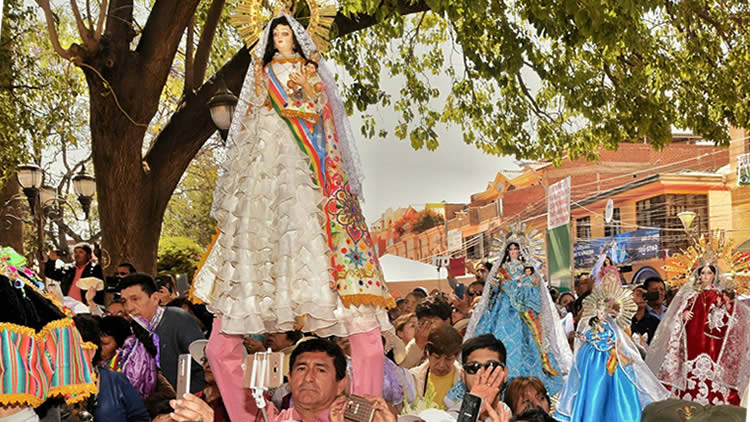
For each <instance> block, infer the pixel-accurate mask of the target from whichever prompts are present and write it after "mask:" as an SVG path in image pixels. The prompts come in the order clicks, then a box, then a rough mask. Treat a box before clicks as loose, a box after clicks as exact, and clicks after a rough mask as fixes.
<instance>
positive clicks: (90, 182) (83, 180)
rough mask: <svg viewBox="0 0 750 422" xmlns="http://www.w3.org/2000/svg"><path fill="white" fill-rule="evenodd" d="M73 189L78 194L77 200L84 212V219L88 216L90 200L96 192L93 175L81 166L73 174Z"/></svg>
mask: <svg viewBox="0 0 750 422" xmlns="http://www.w3.org/2000/svg"><path fill="white" fill-rule="evenodd" d="M73 190H74V191H75V193H76V195H78V202H80V203H81V207H82V208H83V213H84V214H86V219H88V218H89V211H90V210H91V200H92V198H93V197H94V193H96V179H94V176H92V175H90V174H88V173H86V168H85V167H84V166H81V171H80V172H78V174H76V175H75V176H73Z"/></svg>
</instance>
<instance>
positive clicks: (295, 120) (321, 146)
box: [266, 65, 326, 191]
mask: <svg viewBox="0 0 750 422" xmlns="http://www.w3.org/2000/svg"><path fill="white" fill-rule="evenodd" d="M266 74H267V75H268V80H269V81H270V83H269V84H268V97H269V98H270V100H271V101H270V102H271V106H272V107H273V109H274V110H276V112H277V113H279V117H281V119H282V120H284V121H285V122H286V124H287V125H288V126H289V129H290V130H291V132H292V135H293V136H294V139H295V140H296V141H297V145H299V147H300V148H301V149H302V151H303V152H304V153H305V154H306V155H307V156H308V157H309V158H310V169H311V170H312V171H313V174H314V175H315V177H314V181H315V183H316V184H317V185H318V186H320V187H321V188H322V189H323V190H324V191H325V159H326V144H325V141H326V140H325V133H324V130H323V124H322V122H321V120H318V123H317V124H312V123H310V122H308V121H306V120H304V119H301V118H299V117H284V116H282V115H281V111H282V110H284V108H285V107H286V105H287V103H288V102H289V97H288V96H287V94H286V91H285V90H284V86H283V85H282V84H281V82H280V81H279V78H278V77H276V74H275V73H274V72H273V69H272V66H271V65H268V66H266Z"/></svg>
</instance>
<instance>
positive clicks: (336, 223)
mask: <svg viewBox="0 0 750 422" xmlns="http://www.w3.org/2000/svg"><path fill="white" fill-rule="evenodd" d="M250 3H252V2H250ZM250 3H249V4H250ZM308 5H310V7H312V8H314V9H315V10H314V11H311V13H313V14H315V15H316V16H318V15H321V13H319V12H320V11H319V10H318V9H317V8H318V6H317V4H315V2H308ZM251 6H252V5H251ZM248 7H250V6H248ZM238 10H240V8H238ZM311 10H312V9H311ZM253 13H254V12H253ZM333 14H335V11H333ZM252 16H255V15H253V14H252V13H251V15H250V16H245V17H242V16H240V19H239V20H242V19H245V20H244V21H245V22H249V24H248V26H246V27H241V28H240V31H241V32H243V31H245V30H247V32H253V31H252V28H249V26H252V25H256V24H260V21H261V20H260V19H257V16H255V19H253V18H252ZM331 22H332V19H331ZM311 25H312V19H311ZM259 28H260V27H258V29H259ZM274 28H289V29H291V32H292V38H293V41H294V45H295V48H294V51H288V50H287V49H286V48H281V46H280V45H279V44H277V43H276V40H275V37H276V32H275V31H274ZM289 29H285V30H286V31H289ZM308 31H309V32H311V33H316V31H315V30H314V29H312V28H308ZM279 34H281V32H280V33H279ZM288 35H289V34H288V32H287V33H286V35H280V37H283V36H288ZM254 39H255V38H254V37H253V36H252V35H251V37H250V38H249V39H247V40H246V41H247V42H248V45H250V44H252V43H253V41H254ZM280 39H284V38H280ZM281 42H283V41H281ZM319 44H320V42H319ZM282 50H285V51H282ZM252 56H253V58H252V64H251V66H250V68H249V70H248V72H247V76H246V77H245V81H244V84H243V87H242V92H241V94H240V97H239V102H238V105H237V109H236V111H235V113H234V117H233V119H232V125H231V127H230V129H229V135H228V140H227V143H228V145H229V151H228V154H227V159H226V161H225V162H224V163H223V164H222V167H221V172H220V176H219V178H218V180H217V186H216V190H215V192H214V201H213V210H212V211H213V212H212V215H213V216H214V218H215V219H216V221H217V223H218V230H219V234H218V237H217V238H216V240H215V242H214V244H213V246H212V248H211V250H210V252H209V254H208V255H207V257H206V259H205V260H204V262H203V263H202V265H201V267H200V269H199V271H198V272H197V274H196V277H195V279H194V284H193V291H192V294H193V295H194V296H195V297H197V298H199V299H200V300H202V301H204V302H205V303H206V304H207V305H208V308H209V309H210V310H211V311H212V312H214V313H215V314H216V315H217V318H218V319H220V324H217V323H215V327H214V330H213V331H212V338H211V340H210V343H209V345H208V347H207V349H206V350H207V356H208V358H209V361H210V362H211V366H212V368H213V370H214V373H215V374H217V368H219V367H226V372H225V373H222V371H221V368H219V371H218V372H219V373H218V374H217V381H218V382H219V387H220V388H221V390H222V395H224V394H225V391H229V390H230V389H231V387H230V386H229V385H228V384H227V383H229V384H231V383H232V382H236V381H235V380H236V379H237V377H238V376H239V379H240V380H241V379H242V376H241V370H240V372H239V373H237V368H239V363H241V356H239V350H235V349H238V346H237V343H236V341H235V339H232V338H231V337H230V336H229V335H232V334H243V335H244V334H248V333H253V334H257V333H273V332H284V331H290V330H295V329H299V330H302V331H305V332H314V333H316V334H318V335H320V336H330V335H336V336H342V337H349V338H350V342H351V346H352V355H353V356H354V357H361V358H363V359H367V361H368V365H367V367H369V368H372V369H373V371H374V372H373V373H371V374H366V373H362V372H360V373H358V371H360V370H362V369H361V368H363V366H361V365H357V363H356V362H355V364H354V375H355V376H354V379H353V381H354V384H353V389H354V390H359V391H360V393H368V394H374V395H381V394H382V383H383V361H384V355H383V346H382V343H381V339H380V332H381V330H392V326H391V324H390V321H389V319H388V314H387V308H389V307H393V306H395V301H394V300H393V298H392V297H391V295H390V293H389V292H388V288H387V286H386V284H385V282H384V280H383V274H382V270H381V268H380V264H379V262H378V258H377V254H376V251H375V248H374V245H373V243H372V240H371V238H370V234H369V232H368V229H367V226H366V224H365V219H364V217H363V215H362V211H361V209H360V205H359V199H358V197H359V196H360V193H361V185H360V179H361V176H360V173H359V169H358V167H357V165H356V163H357V154H356V150H355V145H354V138H353V136H352V133H351V128H350V127H349V123H348V121H347V117H346V113H345V111H344V107H343V104H342V102H341V99H340V97H339V95H338V93H337V90H336V85H335V82H334V78H333V75H332V74H331V72H330V70H329V69H328V67H327V65H326V63H325V61H324V60H323V59H321V58H320V56H319V53H318V47H317V46H316V44H315V43H314V42H313V39H312V38H311V36H310V35H308V33H307V32H305V28H304V27H302V26H301V25H300V24H299V23H298V22H297V21H296V20H294V19H293V18H292V17H291V16H290V15H289V14H286V13H282V14H280V15H278V17H277V18H275V19H274V20H272V21H271V23H269V24H268V25H267V26H266V27H265V29H264V30H263V34H262V36H261V37H260V39H259V41H258V44H257V47H256V48H255V50H254V52H253V53H252ZM310 60H314V61H315V62H316V64H315V66H312V67H311V66H310ZM315 71H317V74H313V73H315ZM303 74H304V75H306V77H307V78H308V79H307V85H308V86H310V87H311V88H312V89H310V90H308V91H306V92H304V95H303V94H302V93H301V92H300V89H299V86H296V85H295V83H296V82H297V81H298V80H299V78H300V77H301V75H303ZM293 80H294V81H293ZM290 82H295V83H290ZM217 325H219V327H218V328H219V330H216V328H217ZM232 350H234V352H232ZM235 352H236V353H235ZM233 362H236V363H237V368H232V367H230V366H231V365H233ZM222 384H224V385H222ZM225 387H226V388H225ZM244 400H245V398H242V397H238V398H237V399H236V400H233V399H232V398H231V397H229V400H227V399H226V398H225V400H224V401H225V403H228V406H227V407H228V410H229V413H230V416H231V417H232V419H233V420H234V419H237V420H246V418H247V417H248V415H247V413H246V412H247V411H246V410H245V408H244V406H242V404H241V403H243V402H244ZM236 403H240V405H239V406H237V405H236ZM250 417H252V416H250ZM243 418H244V419H243Z"/></svg>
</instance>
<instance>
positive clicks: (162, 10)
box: [136, 0, 200, 98]
mask: <svg viewBox="0 0 750 422" xmlns="http://www.w3.org/2000/svg"><path fill="white" fill-rule="evenodd" d="M198 3H200V0H180V1H174V0H156V3H155V4H154V6H153V8H151V13H150V14H149V15H148V20H147V21H146V26H144V28H143V33H142V34H141V39H140V41H139V42H138V47H137V49H136V51H137V52H138V54H139V56H140V60H141V66H142V67H143V71H144V74H145V75H147V77H146V78H142V80H143V84H142V88H143V97H144V98H153V97H154V95H155V96H156V97H157V98H158V96H159V94H160V93H161V91H162V89H163V88H164V84H165V83H166V80H167V76H169V72H170V70H171V68H172V66H171V65H172V62H173V60H174V57H175V54H176V53H177V47H178V46H179V44H180V40H181V39H182V34H184V33H185V28H186V27H187V25H188V22H189V21H190V18H191V17H192V16H193V14H194V13H195V8H196V7H197V6H198Z"/></svg>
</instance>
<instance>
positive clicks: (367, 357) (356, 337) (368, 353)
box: [349, 328, 385, 397]
mask: <svg viewBox="0 0 750 422" xmlns="http://www.w3.org/2000/svg"><path fill="white" fill-rule="evenodd" d="M349 345H350V347H351V353H352V384H351V385H352V388H351V392H352V393H353V394H358V395H363V394H365V395H371V396H377V397H383V376H384V371H385V370H384V365H385V352H384V350H383V341H382V340H381V338H380V329H379V328H376V329H374V330H372V331H368V332H366V333H360V334H352V335H351V336H349Z"/></svg>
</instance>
